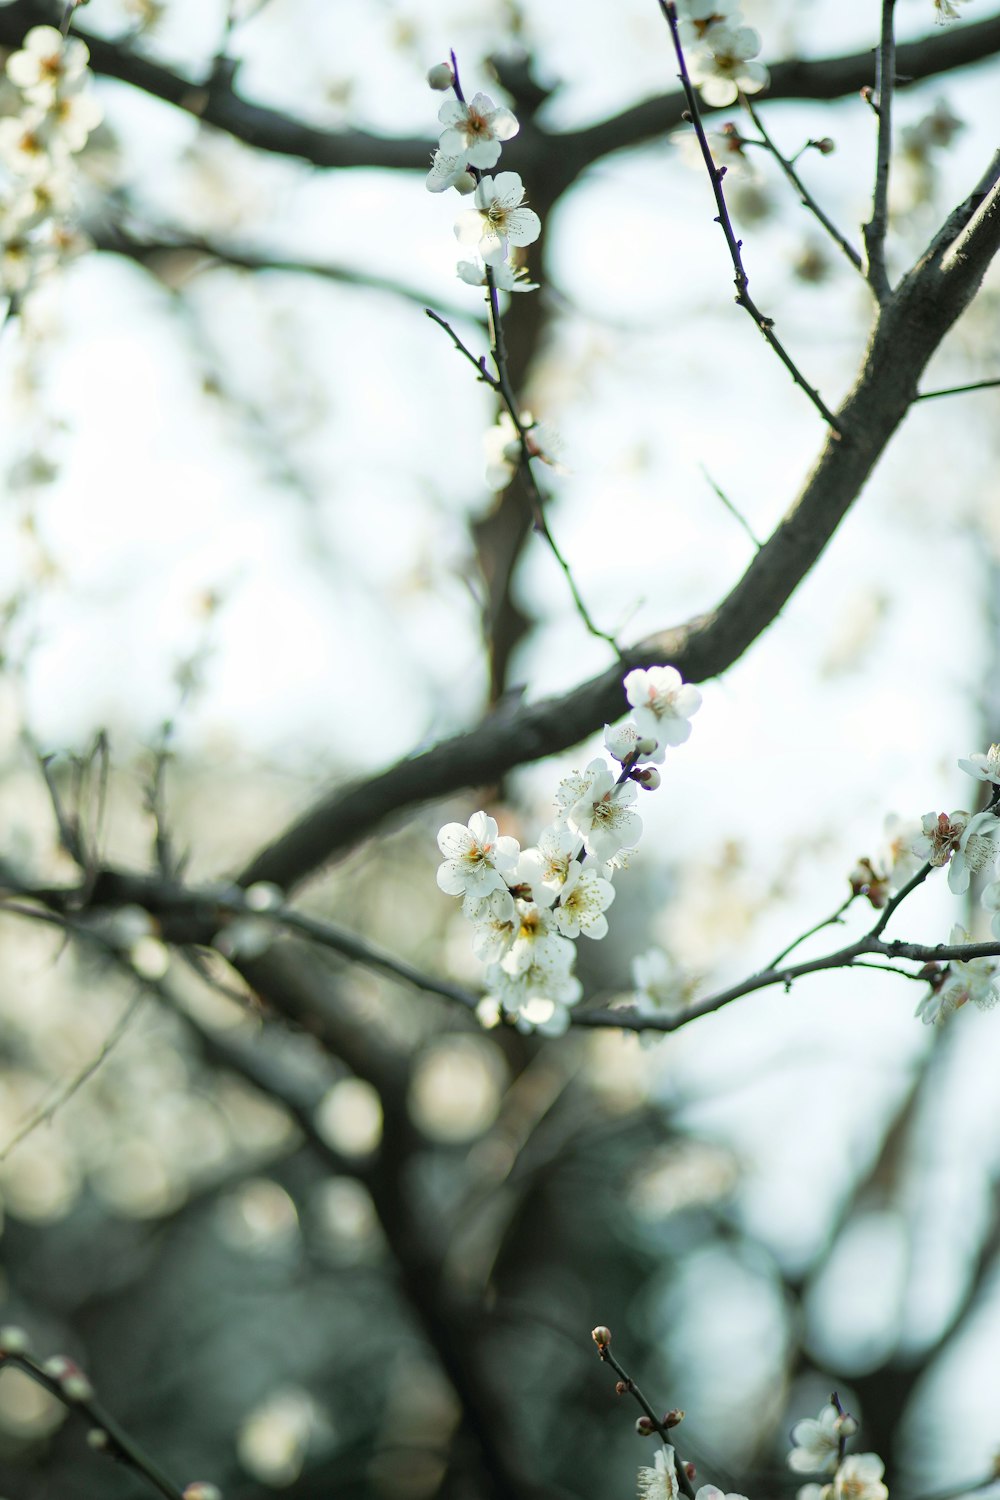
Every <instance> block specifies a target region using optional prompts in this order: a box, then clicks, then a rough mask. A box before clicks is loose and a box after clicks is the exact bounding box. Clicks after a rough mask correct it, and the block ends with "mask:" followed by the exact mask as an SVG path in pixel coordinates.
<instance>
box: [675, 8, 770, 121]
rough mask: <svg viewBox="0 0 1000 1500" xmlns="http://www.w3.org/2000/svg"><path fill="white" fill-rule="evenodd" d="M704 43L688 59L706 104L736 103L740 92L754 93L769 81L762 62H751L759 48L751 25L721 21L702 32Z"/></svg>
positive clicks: (692, 77) (693, 76) (693, 78)
mask: <svg viewBox="0 0 1000 1500" xmlns="http://www.w3.org/2000/svg"><path fill="white" fill-rule="evenodd" d="M705 43H706V46H705V48H704V50H701V51H698V52H696V53H695V54H694V56H693V57H692V58H691V65H690V73H691V81H692V83H694V84H695V86H696V87H697V88H699V89H700V90H701V95H702V98H703V99H704V101H705V103H706V104H711V105H713V106H715V107H722V106H724V105H726V104H735V103H736V100H737V99H738V98H739V96H740V94H741V93H744V94H756V93H758V92H759V91H760V90H761V89H762V88H765V87H766V86H767V83H768V71H767V69H766V68H765V67H764V65H763V63H756V62H751V61H750V59H751V58H753V57H756V56H757V53H758V52H759V51H760V35H759V33H758V32H756V31H755V30H754V28H753V27H752V26H735V25H733V24H731V23H730V22H728V21H727V22H724V23H722V24H720V25H717V26H712V27H711V28H710V29H709V30H708V31H707V32H706V34H705Z"/></svg>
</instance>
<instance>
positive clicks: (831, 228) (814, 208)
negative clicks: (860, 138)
mask: <svg viewBox="0 0 1000 1500" xmlns="http://www.w3.org/2000/svg"><path fill="white" fill-rule="evenodd" d="M741 99H742V103H743V108H744V109H745V110H746V112H747V114H748V115H749V116H750V118H751V120H752V121H753V123H754V125H755V126H756V127H757V130H758V131H759V132H760V138H761V140H762V141H763V143H764V146H765V147H766V149H767V150H768V151H769V152H770V153H771V155H772V156H773V157H774V159H775V161H776V162H777V163H778V166H779V167H780V168H781V170H782V171H783V172H784V174H785V176H786V177H787V178H788V181H789V182H790V183H791V184H792V187H793V188H794V189H795V191H796V192H797V193H798V195H799V198H800V200H801V202H802V204H803V205H804V207H806V208H807V209H808V210H809V212H810V213H811V214H812V215H813V217H814V218H815V219H817V220H818V222H819V223H820V224H822V226H823V228H824V229H825V230H826V232H827V234H828V235H829V236H830V238H831V239H832V240H833V241H834V242H835V243H836V244H837V245H839V246H840V248H841V250H842V251H843V252H844V254H845V255H846V256H847V259H848V260H849V261H850V263H851V265H852V266H853V267H854V269H855V270H856V271H860V272H861V273H862V275H863V274H864V262H863V261H862V259H861V256H860V254H859V253H858V251H857V250H855V248H854V246H853V245H852V244H851V242H850V240H848V239H847V238H846V237H845V236H844V235H843V234H841V232H840V230H839V229H838V228H837V226H836V224H834V222H833V220H832V219H831V218H830V217H829V215H828V214H827V213H825V212H824V210H823V209H822V208H820V206H819V204H818V203H817V202H816V199H815V198H814V197H813V195H812V193H811V192H810V191H809V189H808V188H807V187H806V185H805V183H804V182H803V181H802V178H801V177H800V176H799V174H798V172H796V170H795V166H794V162H793V161H791V160H790V159H789V158H788V157H787V156H784V155H783V154H782V153H781V152H780V151H779V150H778V148H777V146H776V145H775V143H774V141H773V140H772V139H771V137H770V136H769V135H768V133H767V131H766V130H765V129H764V125H763V121H762V120H761V118H760V115H759V114H758V113H757V111H756V110H755V109H754V107H753V105H752V104H751V102H750V100H749V98H748V97H747V95H746V94H743V95H741ZM831 144H832V143H831Z"/></svg>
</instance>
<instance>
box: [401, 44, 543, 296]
mask: <svg viewBox="0 0 1000 1500" xmlns="http://www.w3.org/2000/svg"><path fill="white" fill-rule="evenodd" d="M427 81H428V83H429V84H430V86H431V88H433V89H439V90H441V91H444V90H447V89H453V90H454V92H455V98H454V99H448V100H446V102H445V103H444V104H442V106H441V108H440V110H439V111H438V120H439V122H440V124H441V126H442V129H441V134H440V140H439V143H438V149H437V150H436V151H435V152H434V156H433V159H432V161H431V169H430V171H429V172H428V174H427V179H426V181H427V187H428V189H429V191H430V192H432V193H443V192H444V191H445V189H446V188H450V187H453V188H455V189H456V190H457V191H458V192H459V193H463V194H470V193H471V194H472V195H473V196H472V201H473V203H474V205H475V207H474V208H472V209H470V210H467V211H466V212H464V213H461V214H460V215H459V217H458V220H457V222H456V224H455V234H456V236H457V238H458V241H459V244H461V245H464V246H467V247H468V248H469V249H471V250H474V251H475V252H476V254H477V256H478V259H477V260H462V261H460V262H459V265H458V274H459V276H460V277H461V279H462V280H463V281H465V282H468V283H469V285H470V286H486V285H488V278H489V277H490V276H492V280H493V286H494V287H496V288H497V290H498V291H503V292H533V291H537V284H536V283H534V282H531V281H529V280H528V276H527V272H526V271H525V270H524V269H523V267H519V266H516V265H515V264H514V263H513V262H512V260H511V259H510V254H511V247H512V246H518V247H519V246H523V245H531V244H534V242H535V240H537V238H538V236H539V235H540V234H541V232H542V222H541V220H540V219H539V217H538V215H537V214H536V213H535V212H534V210H533V209H530V208H526V207H525V206H524V184H523V182H522V181H521V179H520V177H519V176H518V175H517V173H516V172H497V173H496V174H494V173H493V168H494V167H495V166H496V165H497V163H498V162H499V160H500V151H501V147H502V144H503V142H504V141H509V140H510V139H511V137H512V136H515V135H516V134H517V132H518V129H519V126H518V122H517V120H516V119H515V117H514V115H513V114H512V113H511V111H510V110H509V109H506V108H505V107H504V106H503V105H502V104H494V102H493V100H492V99H491V98H490V97H489V95H488V94H475V95H474V96H473V97H472V99H471V100H469V101H468V102H466V100H465V99H464V98H463V97H462V94H461V91H460V89H459V85H458V79H457V77H456V75H455V70H454V68H453V67H452V66H451V65H450V64H448V63H438V64H437V66H436V67H433V68H431V70H430V72H429V73H428V75H427Z"/></svg>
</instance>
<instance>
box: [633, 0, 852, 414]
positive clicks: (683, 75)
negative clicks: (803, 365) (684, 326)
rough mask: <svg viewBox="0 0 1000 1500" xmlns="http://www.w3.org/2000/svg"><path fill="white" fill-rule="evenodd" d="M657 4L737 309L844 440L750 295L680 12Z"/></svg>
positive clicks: (668, 0)
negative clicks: (680, 26) (690, 66)
mask: <svg viewBox="0 0 1000 1500" xmlns="http://www.w3.org/2000/svg"><path fill="white" fill-rule="evenodd" d="M657 4H658V5H659V7H660V11H661V13H662V15H663V18H664V20H665V21H666V23H667V25H668V26H669V28H670V36H671V39H672V41H673V44H674V52H675V53H676V56H677V66H678V69H679V76H680V80H681V87H682V88H683V90H684V95H685V98H686V99H687V102H688V113H689V115H690V119H691V124H692V125H693V126H694V129H695V134H696V135H697V137H698V145H699V147H700V148H701V154H702V158H703V160H704V162H705V166H706V168H707V170H708V175H709V178H710V180H711V183H712V192H713V193H714V195H715V203H716V207H717V209H718V215H717V219H716V222H717V223H718V224H719V226H720V227H721V229H722V232H723V234H724V235H725V237H726V244H727V245H728V247H729V255H730V259H731V260H732V263H733V270H734V272H735V273H736V278H735V279H736V301H737V303H738V305H739V306H740V307H743V308H745V309H746V311H747V312H748V313H749V314H750V316H751V317H752V318H753V320H754V322H755V323H756V325H757V327H758V328H759V329H760V331H761V333H762V334H763V335H764V338H765V339H766V340H767V342H768V343H769V344H770V346H771V348H772V349H773V350H774V352H775V354H777V356H778V358H779V359H780V360H781V363H782V364H783V365H784V366H785V369H786V370H787V371H788V373H789V375H791V377H792V379H793V380H794V381H795V384H796V385H797V386H800V387H801V389H802V390H803V391H805V393H806V395H807V396H808V397H809V400H810V401H811V402H812V404H813V406H815V408H816V410H817V411H818V412H819V414H820V416H821V417H822V418H823V420H824V422H826V423H827V424H828V426H830V427H831V428H832V429H833V431H834V432H835V433H836V434H837V435H838V437H843V429H842V428H841V426H840V423H839V422H838V421H837V419H836V417H835V416H834V415H833V412H832V411H830V409H829V407H828V406H827V404H826V402H825V401H824V400H823V398H822V396H821V395H820V394H819V392H818V391H817V390H816V389H815V387H813V386H811V385H810V384H809V382H808V381H807V380H806V378H805V376H804V375H803V374H802V372H801V370H800V369H799V367H798V365H796V363H795V361H794V360H793V359H792V357H791V355H790V354H789V353H788V351H787V349H786V348H785V346H784V345H783V344H782V342H781V340H780V339H779V338H778V336H777V334H776V333H775V331H774V319H773V318H769V317H767V316H766V315H765V314H764V313H762V312H761V310H760V308H759V307H758V306H757V305H756V303H755V302H754V301H753V299H752V298H751V296H750V293H749V291H748V287H749V285H750V278H749V277H748V276H747V273H746V271H745V269H744V266H743V257H742V253H741V241H740V240H738V239H737V238H736V234H735V231H734V229H733V223H732V220H731V218H730V217H729V209H728V207H727V205H726V199H725V194H724V193H723V191H722V174H721V173H720V171H719V168H718V167H717V166H716V165H715V162H714V160H713V158H712V151H711V147H710V146H709V144H708V140H707V138H706V136H705V127H704V125H703V124H702V122H701V111H700V108H699V105H698V98H697V95H696V94H695V91H694V87H693V85H692V83H691V76H690V74H689V73H688V67H687V62H686V61H685V58H684V49H683V47H682V46H681V39H680V33H679V31H678V28H677V9H676V6H675V5H674V3H673V0H657Z"/></svg>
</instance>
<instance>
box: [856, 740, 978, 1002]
mask: <svg viewBox="0 0 1000 1500" xmlns="http://www.w3.org/2000/svg"><path fill="white" fill-rule="evenodd" d="M958 764H959V766H960V767H961V769H962V770H963V771H965V772H966V773H967V774H968V775H969V776H972V777H973V778H974V779H975V780H976V781H979V782H985V783H987V784H988V785H989V786H991V787H992V789H993V790H992V794H991V797H990V805H989V806H988V807H987V808H985V809H984V810H983V811H982V812H978V813H969V812H966V811H965V809H964V808H957V809H955V811H953V812H933V811H932V812H927V813H924V815H923V816H922V818H921V819H920V821H919V824H918V823H916V822H914V823H913V824H912V826H910V827H909V828H907V827H904V826H899V825H897V826H896V827H895V829H894V830H893V836H892V838H891V841H890V847H889V850H888V852H887V855H886V857H885V859H884V860H882V861H880V862H879V864H878V865H876V864H873V862H872V861H871V860H870V859H867V858H865V859H860V860H859V861H858V863H857V864H856V865H855V867H854V869H853V870H852V872H851V875H850V881H851V888H852V890H853V891H854V894H855V895H864V896H867V897H868V900H869V901H870V902H871V904H872V906H874V907H876V908H881V907H884V906H885V905H886V904H887V903H888V901H889V898H890V894H892V893H895V892H898V891H899V890H900V889H901V888H902V887H903V886H904V885H905V884H906V882H907V881H908V880H909V879H910V878H911V876H913V875H914V874H916V872H917V870H918V869H919V867H920V865H921V864H928V865H930V866H932V868H935V869H943V868H944V867H945V866H947V867H948V885H949V887H950V888H951V890H952V891H953V892H954V893H955V894H956V895H958V896H962V895H965V893H966V892H967V891H968V889H969V885H970V883H971V881H972V877H973V876H992V879H988V880H987V881H986V883H985V884H984V885H983V888H982V894H981V898H980V899H981V902H982V905H983V907H984V908H985V910H986V911H988V912H990V913H991V914H992V916H991V922H990V928H991V931H992V933H993V936H994V937H995V938H1000V870H998V860H1000V745H991V746H990V748H989V749H988V750H987V751H986V752H985V753H980V752H978V751H977V752H976V753H975V754H973V755H970V756H969V757H968V758H966V759H962V760H960V761H959V762H958ZM970 941H971V940H970V937H969V934H968V932H967V931H966V930H965V928H964V927H962V926H960V925H958V924H956V925H955V926H954V927H953V928H952V930H951V935H950V937H949V945H950V946H951V947H958V946H960V945H962V944H965V943H968V942H970ZM924 977H926V978H927V979H928V981H929V983H930V991H929V993H928V994H927V995H925V996H924V998H923V999H922V1000H921V1001H920V1004H919V1005H918V1006H917V1012H916V1013H917V1015H918V1017H919V1018H920V1020H922V1021H923V1022H924V1024H925V1025H931V1024H932V1023H933V1022H935V1021H938V1020H941V1019H942V1018H943V1017H944V1016H946V1015H947V1014H948V1012H949V1011H953V1010H958V1009H959V1008H960V1007H961V1006H963V1005H965V1004H966V1002H967V1001H969V1000H971V1001H972V1003H973V1004H974V1005H977V1006H978V1007H979V1008H980V1010H989V1009H991V1008H992V1007H993V1006H994V1005H996V1004H997V1002H998V1001H1000V975H998V973H997V960H996V959H994V958H991V957H989V956H988V955H981V956H979V957H977V958H970V959H951V960H949V962H948V963H947V965H945V966H942V965H940V964H936V963H935V964H930V965H928V967H927V970H926V971H925V976H924Z"/></svg>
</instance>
